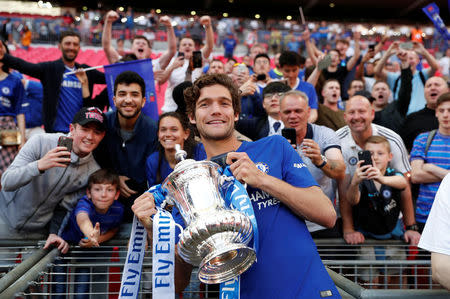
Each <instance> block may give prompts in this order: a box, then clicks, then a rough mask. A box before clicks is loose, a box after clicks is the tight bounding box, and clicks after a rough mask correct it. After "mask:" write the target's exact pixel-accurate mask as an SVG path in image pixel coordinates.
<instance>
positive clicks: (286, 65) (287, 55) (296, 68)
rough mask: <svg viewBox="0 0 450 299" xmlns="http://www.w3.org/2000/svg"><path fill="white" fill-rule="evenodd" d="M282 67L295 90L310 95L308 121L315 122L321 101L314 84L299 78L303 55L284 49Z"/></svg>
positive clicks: (284, 77) (284, 76) (290, 85)
mask: <svg viewBox="0 0 450 299" xmlns="http://www.w3.org/2000/svg"><path fill="white" fill-rule="evenodd" d="M279 63H280V69H281V72H282V73H283V79H284V80H287V84H288V85H289V87H290V88H292V89H293V90H299V91H302V92H304V93H306V95H307V96H308V101H309V102H308V105H309V107H310V108H311V112H310V114H309V119H308V122H310V123H314V122H315V121H316V119H317V109H318V108H319V102H318V99H317V93H316V90H315V89H314V86H313V85H312V84H310V83H308V82H305V81H301V80H300V79H299V78H298V74H299V72H300V64H301V56H300V55H299V54H297V53H295V52H292V51H284V52H282V53H281V55H280V58H279Z"/></svg>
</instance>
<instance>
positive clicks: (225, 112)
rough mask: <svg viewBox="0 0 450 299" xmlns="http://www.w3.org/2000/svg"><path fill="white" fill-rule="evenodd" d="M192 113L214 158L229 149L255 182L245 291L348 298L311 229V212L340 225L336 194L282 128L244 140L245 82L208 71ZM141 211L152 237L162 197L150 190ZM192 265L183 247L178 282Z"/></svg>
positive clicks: (230, 159) (236, 170) (243, 294)
mask: <svg viewBox="0 0 450 299" xmlns="http://www.w3.org/2000/svg"><path fill="white" fill-rule="evenodd" d="M185 99H186V106H187V112H188V116H189V119H190V121H191V123H192V124H195V125H196V127H197V129H198V132H199V134H200V138H201V140H202V142H203V145H204V146H205V151H206V154H207V158H208V159H211V157H213V156H216V155H219V154H223V153H228V154H227V159H226V163H227V164H229V165H230V170H231V171H232V173H233V175H234V176H235V178H236V179H238V180H239V181H241V182H242V183H246V184H247V186H248V187H247V192H248V195H249V197H250V199H251V200H252V204H253V210H254V212H255V217H256V220H257V223H258V232H259V240H260V241H259V251H258V254H257V260H258V262H257V263H254V264H253V265H252V266H251V268H250V269H249V270H247V271H246V272H244V273H243V274H242V275H241V283H240V298H274V297H275V298H319V297H320V296H321V295H325V294H326V296H328V297H330V298H340V296H339V293H338V291H337V289H336V287H335V286H334V284H333V281H332V280H331V279H330V277H329V276H328V274H327V272H326V270H325V268H324V266H323V264H322V262H321V260H320V257H319V255H318V253H317V249H316V247H315V245H314V242H313V240H312V238H311V235H310V234H309V232H308V230H307V228H306V225H305V219H308V220H310V221H313V222H316V223H318V224H321V225H323V226H326V227H332V226H333V225H334V223H335V221H336V213H335V211H334V208H333V205H332V204H331V201H330V200H329V199H328V198H327V197H326V195H325V194H324V193H323V192H322V191H321V189H320V187H319V186H318V185H317V183H316V182H315V181H314V179H313V178H312V177H311V174H310V173H309V172H308V170H307V169H306V167H305V165H304V163H303V161H302V160H301V158H300V156H299V155H298V154H297V153H296V152H295V150H294V149H293V148H292V146H291V145H290V144H289V143H288V142H287V140H286V139H284V138H283V137H281V136H277V135H275V136H269V137H266V138H262V139H260V140H258V141H255V142H245V141H244V142H241V141H239V140H237V139H236V137H234V135H233V131H234V123H235V121H237V119H238V118H239V110H240V106H239V95H238V89H237V87H236V86H235V85H234V84H233V82H232V81H231V79H230V78H229V77H228V76H227V75H222V74H214V75H205V76H202V77H201V78H199V79H198V80H197V81H195V83H194V85H193V86H192V87H190V88H189V89H188V90H186V91H185ZM133 212H134V213H135V215H136V216H137V217H138V219H139V220H140V221H141V223H143V225H144V226H146V228H147V231H148V234H149V238H150V239H151V238H152V230H151V227H152V223H151V221H149V217H150V216H151V215H153V214H154V213H155V212H156V210H155V203H154V200H153V195H151V194H150V193H148V192H146V193H145V194H143V195H142V196H140V197H139V198H138V199H136V201H135V203H134V205H133ZM190 269H191V266H190V265H189V264H187V263H186V262H184V261H183V260H182V259H181V258H180V257H179V256H178V255H176V266H175V279H176V280H175V285H176V288H177V291H181V290H182V289H183V286H184V284H185V283H186V282H188V280H189V277H190Z"/></svg>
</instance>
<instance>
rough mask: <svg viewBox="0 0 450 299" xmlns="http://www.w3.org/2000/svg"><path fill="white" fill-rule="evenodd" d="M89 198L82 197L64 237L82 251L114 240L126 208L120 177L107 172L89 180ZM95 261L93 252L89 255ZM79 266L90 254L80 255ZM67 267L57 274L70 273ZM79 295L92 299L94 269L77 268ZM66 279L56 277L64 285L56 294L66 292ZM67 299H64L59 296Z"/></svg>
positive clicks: (98, 172) (63, 267)
mask: <svg viewBox="0 0 450 299" xmlns="http://www.w3.org/2000/svg"><path fill="white" fill-rule="evenodd" d="M86 193H87V195H86V196H84V197H82V198H81V199H80V200H79V201H78V203H77V205H76V207H75V209H73V211H72V212H71V213H70V217H69V220H68V222H67V225H66V226H65V227H64V230H63V231H62V233H61V237H62V238H63V239H64V240H65V241H67V242H68V243H71V244H78V245H79V246H81V247H86V248H89V247H99V245H100V243H103V242H105V241H107V240H109V239H111V238H112V237H113V236H114V235H115V234H116V232H117V231H118V229H119V226H120V223H121V222H122V218H123V211H124V208H123V205H122V204H121V203H120V202H118V201H117V198H118V197H119V195H120V191H119V176H118V175H117V174H114V173H112V172H110V171H108V170H106V169H100V170H97V171H96V172H94V173H93V174H91V175H90V176H89V179H88V188H87V190H86ZM63 225H64V224H63ZM87 254H88V257H90V258H92V257H93V256H92V255H93V253H92V251H91V252H89V253H87ZM77 257H78V258H79V262H82V261H84V260H85V258H86V253H83V252H81V253H79V254H77ZM65 268H66V266H56V267H55V268H54V272H55V273H58V272H60V273H66V272H67V270H66V269H65ZM75 272H76V275H75V287H74V288H75V290H74V291H75V293H77V294H82V295H79V296H78V297H77V298H89V295H88V294H89V281H90V275H89V273H90V269H89V268H86V267H76V268H75ZM65 276H66V275H65V274H64V275H54V280H55V281H56V282H60V283H58V284H56V285H55V286H53V290H52V292H53V293H54V294H64V293H65V292H66V285H65V284H64V282H65V281H66V277H65ZM56 298H63V295H56Z"/></svg>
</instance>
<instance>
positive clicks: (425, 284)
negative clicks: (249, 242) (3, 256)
mask: <svg viewBox="0 0 450 299" xmlns="http://www.w3.org/2000/svg"><path fill="white" fill-rule="evenodd" d="M315 241H316V245H317V248H318V251H319V254H320V255H321V257H322V260H323V263H324V264H325V265H326V266H327V268H328V271H329V273H330V276H331V277H332V279H333V281H334V282H335V284H336V286H337V287H338V289H339V291H340V292H341V294H342V296H343V297H344V298H380V297H397V298H411V297H421V298H425V297H430V298H450V293H449V292H447V291H446V290H444V289H442V288H441V287H440V286H439V285H438V284H435V283H433V282H432V280H431V268H430V260H429V254H428V253H427V252H425V251H422V250H420V249H418V248H416V247H409V246H408V245H407V244H404V243H402V242H400V241H398V242H397V241H393V240H389V241H375V240H366V242H365V244H363V245H358V246H355V245H347V244H345V242H344V241H343V240H341V239H318V240H315ZM16 244H17V242H16ZM126 244H127V241H126V240H114V241H111V242H109V243H106V244H105V245H103V246H102V247H100V248H94V249H83V248H79V247H73V248H72V249H71V251H70V252H69V253H68V254H66V255H61V256H58V254H57V250H56V249H54V250H52V251H50V252H48V251H43V250H40V249H38V247H36V246H35V247H28V249H26V250H25V251H24V252H28V251H30V249H32V250H33V251H34V254H32V255H30V256H29V257H28V258H26V259H25V260H24V262H23V263H22V264H20V265H18V266H16V267H15V268H14V269H13V270H12V271H10V272H9V273H8V274H7V275H5V276H4V277H3V278H2V279H0V298H13V297H14V296H18V297H21V298H30V297H31V298H33V297H37V296H42V297H41V298H47V297H48V298H50V297H51V298H55V296H57V295H58V294H59V295H60V296H61V298H72V297H74V295H81V294H85V295H86V297H90V298H116V297H117V294H118V292H119V288H120V280H121V273H122V268H123V263H124V258H125V256H126V251H127V248H126ZM2 245H4V244H1V243H0V253H1V249H3V248H7V249H8V250H10V249H11V248H10V247H2ZM16 246H19V244H17V245H16ZM386 246H389V247H388V249H389V248H391V249H392V250H391V251H386V252H387V253H388V255H387V256H386V253H383V251H382V250H380V248H385V247H386ZM373 247H375V248H376V249H375V250H374V252H375V255H374V256H372V257H370V258H369V259H364V258H365V257H364V252H365V251H364V250H365V249H371V248H373ZM17 252H22V251H17ZM361 252H363V253H361ZM392 252H397V253H398V252H400V253H401V252H405V254H404V256H403V257H402V258H396V257H395V256H392V255H391V253H392ZM392 258H394V259H392ZM36 261H38V262H37V263H35V262H36ZM0 262H1V261H0ZM33 264H34V266H32V267H31V265H33ZM151 266H152V260H151V256H146V257H145V258H144V267H143V275H142V278H141V291H140V298H151ZM364 276H365V277H364ZM19 277H20V278H19ZM367 278H368V279H367ZM11 282H13V283H11ZM83 287H85V288H84V289H83ZM57 292H59V293H57ZM217 297H218V294H217V287H216V288H215V286H206V285H203V284H201V283H200V282H199V281H198V279H197V277H196V271H194V272H193V274H192V277H191V284H190V285H189V286H188V288H187V289H186V290H185V291H184V292H183V294H182V298H217Z"/></svg>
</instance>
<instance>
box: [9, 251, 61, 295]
mask: <svg viewBox="0 0 450 299" xmlns="http://www.w3.org/2000/svg"><path fill="white" fill-rule="evenodd" d="M46 253H47V254H46V255H45V256H44V257H42V258H41V259H40V260H39V261H38V262H37V263H36V264H34V265H33V266H32V267H31V268H30V269H29V270H28V271H27V272H25V273H24V274H23V275H22V276H20V277H18V278H17V279H16V281H15V282H14V283H13V284H11V285H10V286H9V287H8V288H7V289H5V290H4V291H3V292H1V293H0V298H13V297H14V295H15V294H16V293H17V292H21V291H23V290H25V289H26V288H27V287H28V284H29V281H31V280H33V279H35V278H36V276H37V275H38V274H39V272H41V271H42V270H43V269H45V268H47V267H48V264H49V263H51V262H52V261H53V260H54V259H55V258H56V256H57V255H58V254H59V250H58V249H57V248H54V249H52V250H51V251H50V252H48V251H46ZM27 260H28V259H27Z"/></svg>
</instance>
